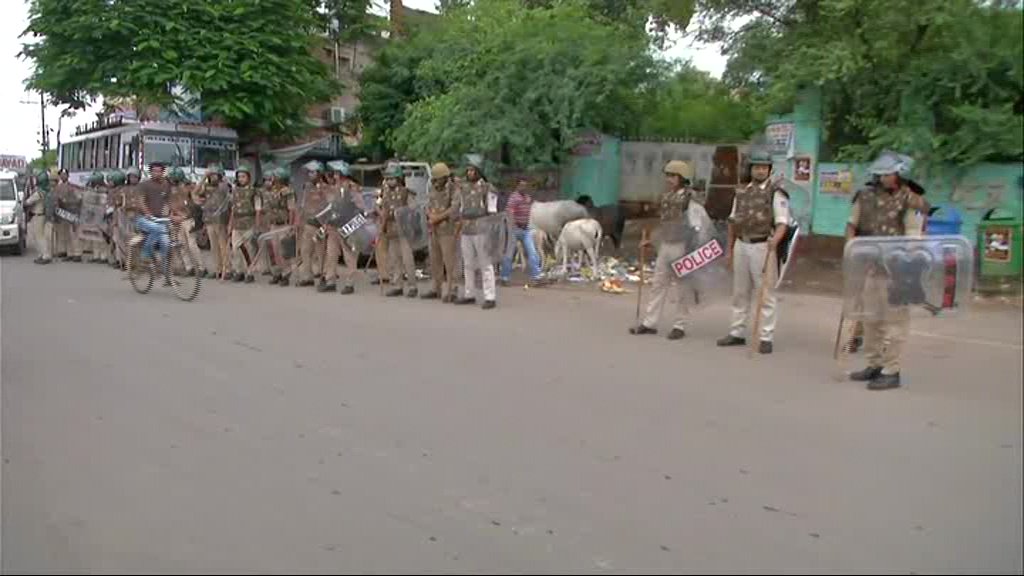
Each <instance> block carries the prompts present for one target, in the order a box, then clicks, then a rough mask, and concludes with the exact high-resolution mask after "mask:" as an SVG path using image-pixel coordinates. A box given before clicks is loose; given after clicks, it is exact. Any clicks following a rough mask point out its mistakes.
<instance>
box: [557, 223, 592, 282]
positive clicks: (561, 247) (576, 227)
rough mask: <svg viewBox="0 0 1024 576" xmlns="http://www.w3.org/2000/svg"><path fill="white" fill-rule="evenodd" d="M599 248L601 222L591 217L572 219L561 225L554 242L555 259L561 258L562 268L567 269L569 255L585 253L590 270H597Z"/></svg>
mask: <svg viewBox="0 0 1024 576" xmlns="http://www.w3.org/2000/svg"><path fill="white" fill-rule="evenodd" d="M600 248H601V224H600V223H599V222H598V221H597V220H594V219H593V218H584V219H582V220H573V221H572V222H569V223H567V224H566V225H565V226H563V227H562V233H561V234H560V235H559V236H558V242H556V243H555V259H556V260H557V259H559V258H561V260H562V270H568V268H567V266H568V264H569V256H570V255H573V256H576V255H579V254H580V253H586V255H587V256H589V257H590V263H591V266H592V268H591V269H592V270H595V271H596V270H597V252H598V250H599V249H600Z"/></svg>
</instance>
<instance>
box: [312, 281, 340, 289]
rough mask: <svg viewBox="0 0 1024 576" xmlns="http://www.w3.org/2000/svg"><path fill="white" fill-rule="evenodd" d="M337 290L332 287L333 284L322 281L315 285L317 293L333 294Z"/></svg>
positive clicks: (335, 287)
mask: <svg viewBox="0 0 1024 576" xmlns="http://www.w3.org/2000/svg"><path fill="white" fill-rule="evenodd" d="M337 290H338V287H337V286H335V285H334V282H324V281H323V280H321V281H320V283H319V284H317V286H316V291H317V292H335V291H337Z"/></svg>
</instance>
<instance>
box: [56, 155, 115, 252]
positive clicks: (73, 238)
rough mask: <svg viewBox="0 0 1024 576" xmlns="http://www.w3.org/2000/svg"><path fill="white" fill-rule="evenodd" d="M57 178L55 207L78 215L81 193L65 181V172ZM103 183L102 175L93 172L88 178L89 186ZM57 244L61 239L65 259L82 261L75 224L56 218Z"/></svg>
mask: <svg viewBox="0 0 1024 576" xmlns="http://www.w3.org/2000/svg"><path fill="white" fill-rule="evenodd" d="M58 177H59V178H60V179H61V180H60V182H58V183H57V187H56V189H55V190H54V192H56V193H57V206H59V207H60V208H62V209H64V210H66V211H68V212H70V213H71V214H75V215H78V214H80V213H81V212H82V195H81V191H80V190H79V188H78V187H77V186H75V185H74V184H72V183H71V182H70V181H69V180H68V179H67V171H66V170H61V172H60V173H58ZM102 181H103V175H102V174H100V173H99V172H93V173H92V174H91V175H90V176H89V184H90V185H94V183H95V185H98V183H100V182H102ZM57 238H58V240H57V242H58V244H60V242H61V239H62V238H63V241H64V244H65V246H66V247H67V248H66V249H67V259H68V260H69V261H71V262H81V261H82V243H81V241H80V240H79V239H78V224H77V223H75V222H68V221H67V220H65V219H63V218H58V222H57Z"/></svg>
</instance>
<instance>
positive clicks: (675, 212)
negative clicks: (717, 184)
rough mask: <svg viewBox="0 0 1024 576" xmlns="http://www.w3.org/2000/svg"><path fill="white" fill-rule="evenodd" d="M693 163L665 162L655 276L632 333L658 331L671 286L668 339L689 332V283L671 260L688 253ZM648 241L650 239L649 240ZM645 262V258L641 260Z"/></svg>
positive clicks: (682, 335)
mask: <svg viewBox="0 0 1024 576" xmlns="http://www.w3.org/2000/svg"><path fill="white" fill-rule="evenodd" d="M692 179H693V166H691V165H690V163H688V162H684V161H682V160H672V161H671V162H669V163H668V164H666V165H665V189H664V191H663V192H662V193H661V198H660V215H659V216H660V218H661V243H660V245H659V247H658V258H657V260H655V263H654V279H653V280H652V281H651V290H650V296H649V299H648V301H647V309H646V312H645V313H644V317H643V319H642V320H641V322H640V325H639V326H634V327H632V328H630V329H629V333H630V334H638V335H639V334H657V332H658V329H657V326H658V321H659V319H660V317H661V312H662V309H663V308H664V307H665V296H666V295H667V294H668V291H669V288H670V287H672V288H674V289H675V291H676V314H675V319H674V320H673V321H672V330H671V331H670V332H669V333H668V339H669V340H679V339H680V338H683V337H684V336H686V321H687V317H688V316H689V304H688V301H687V300H688V296H687V293H686V285H685V284H684V283H683V282H682V281H681V280H679V279H678V278H676V277H675V272H673V271H672V262H674V261H675V260H678V259H679V258H682V257H683V256H685V255H686V248H687V247H686V244H685V242H684V238H683V235H682V234H683V227H684V225H685V220H686V216H687V211H688V210H689V209H690V203H691V202H693V201H694V200H693V189H692V188H691V187H690V182H691V180H692ZM648 244H649V242H648ZM640 265H641V266H643V265H644V263H643V262H641V263H640Z"/></svg>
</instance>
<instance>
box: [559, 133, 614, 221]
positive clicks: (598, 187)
mask: <svg viewBox="0 0 1024 576" xmlns="http://www.w3.org/2000/svg"><path fill="white" fill-rule="evenodd" d="M621 149H622V142H621V141H620V140H619V139H618V138H614V137H612V136H604V135H600V134H591V135H587V136H584V137H583V141H582V142H581V143H580V144H579V145H578V146H577V147H576V149H575V150H574V151H573V154H572V156H571V157H570V159H569V161H568V162H566V163H565V164H564V165H563V166H562V170H561V172H562V176H561V190H562V198H566V199H575V198H579V197H580V196H590V198H591V199H592V200H593V201H594V205H595V206H607V205H609V204H616V203H618V201H619V197H620V187H619V182H620V175H619V172H620V162H619V156H620V154H621Z"/></svg>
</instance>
